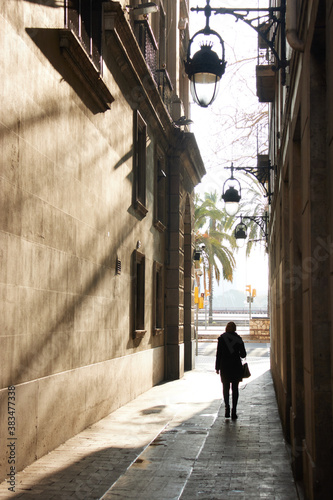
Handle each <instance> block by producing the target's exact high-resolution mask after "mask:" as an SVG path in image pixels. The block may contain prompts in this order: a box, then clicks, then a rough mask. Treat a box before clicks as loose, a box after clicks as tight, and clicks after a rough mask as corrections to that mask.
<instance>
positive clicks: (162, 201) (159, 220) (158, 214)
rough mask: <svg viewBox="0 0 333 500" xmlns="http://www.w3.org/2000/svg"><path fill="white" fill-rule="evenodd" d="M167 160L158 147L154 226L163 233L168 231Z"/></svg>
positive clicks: (156, 154) (156, 155)
mask: <svg viewBox="0 0 333 500" xmlns="http://www.w3.org/2000/svg"><path fill="white" fill-rule="evenodd" d="M166 170H167V160H166V155H165V153H164V152H163V150H162V149H161V148H160V147H159V146H157V147H156V153H155V176H154V226H155V227H156V229H158V230H159V231H160V232H161V233H162V232H164V231H165V229H166V188H167V174H166Z"/></svg>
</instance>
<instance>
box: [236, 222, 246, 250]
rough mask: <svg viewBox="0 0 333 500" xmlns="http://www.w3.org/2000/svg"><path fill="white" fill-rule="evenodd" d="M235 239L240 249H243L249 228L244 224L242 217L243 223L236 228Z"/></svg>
mask: <svg viewBox="0 0 333 500" xmlns="http://www.w3.org/2000/svg"><path fill="white" fill-rule="evenodd" d="M235 238H236V245H237V246H238V248H242V247H243V246H244V243H245V240H246V238H247V227H246V225H245V224H244V222H243V218H242V216H241V221H240V222H239V224H237V226H236V227H235Z"/></svg>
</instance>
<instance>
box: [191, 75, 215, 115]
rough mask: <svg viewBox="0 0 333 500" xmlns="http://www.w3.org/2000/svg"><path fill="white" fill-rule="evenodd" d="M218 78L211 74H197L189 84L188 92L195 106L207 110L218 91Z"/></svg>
mask: <svg viewBox="0 0 333 500" xmlns="http://www.w3.org/2000/svg"><path fill="white" fill-rule="evenodd" d="M219 83H220V78H219V77H218V76H217V75H212V74H211V73H197V74H195V75H193V77H192V79H191V82H190V91H191V95H192V98H193V100H194V102H195V103H196V104H198V105H199V106H201V107H202V108H207V107H208V106H209V105H210V104H212V102H213V101H215V99H216V97H217V94H218V90H219Z"/></svg>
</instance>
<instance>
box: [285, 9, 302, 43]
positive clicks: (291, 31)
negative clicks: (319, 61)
mask: <svg viewBox="0 0 333 500" xmlns="http://www.w3.org/2000/svg"><path fill="white" fill-rule="evenodd" d="M296 2H297V0H287V10H286V36H287V40H288V43H289V45H290V46H291V48H292V49H294V50H296V52H304V42H303V40H300V39H299V38H298V35H297V15H296V8H297V5H296Z"/></svg>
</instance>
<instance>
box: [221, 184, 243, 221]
mask: <svg viewBox="0 0 333 500" xmlns="http://www.w3.org/2000/svg"><path fill="white" fill-rule="evenodd" d="M240 199H241V195H240V194H239V193H238V191H237V189H235V188H234V187H233V186H229V188H228V189H227V190H226V192H225V193H223V195H222V200H224V203H225V205H224V207H225V211H226V212H227V214H228V215H236V213H237V212H238V207H239V201H240Z"/></svg>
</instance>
